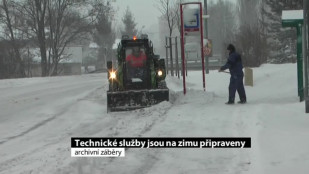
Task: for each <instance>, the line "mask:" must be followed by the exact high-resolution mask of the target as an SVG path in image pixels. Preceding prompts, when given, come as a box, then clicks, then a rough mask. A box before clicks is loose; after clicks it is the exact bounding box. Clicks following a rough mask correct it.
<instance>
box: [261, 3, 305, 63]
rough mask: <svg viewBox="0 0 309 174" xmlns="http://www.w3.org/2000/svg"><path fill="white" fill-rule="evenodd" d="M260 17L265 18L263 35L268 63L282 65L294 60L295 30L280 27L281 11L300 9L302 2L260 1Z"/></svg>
mask: <svg viewBox="0 0 309 174" xmlns="http://www.w3.org/2000/svg"><path fill="white" fill-rule="evenodd" d="M261 2H262V5H263V6H264V9H263V11H261V13H262V14H261V15H263V17H264V18H265V24H264V26H265V33H266V36H267V43H268V45H269V47H270V48H269V50H270V54H269V61H270V62H274V63H284V62H291V61H295V59H296V30H295V29H294V28H283V27H282V21H281V16H282V10H297V9H302V5H303V0H285V1H281V0H262V1H261Z"/></svg>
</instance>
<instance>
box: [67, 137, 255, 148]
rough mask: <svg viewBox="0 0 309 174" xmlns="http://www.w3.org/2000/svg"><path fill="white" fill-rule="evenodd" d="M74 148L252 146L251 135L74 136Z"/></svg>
mask: <svg viewBox="0 0 309 174" xmlns="http://www.w3.org/2000/svg"><path fill="white" fill-rule="evenodd" d="M71 147H72V148H84V147H87V148H98V147H99V148H117V147H118V148H250V147H251V138H249V137H236V138H232V137H222V138H219V137H213V138H212V137H195V138H192V137H190V138H188V137H176V138H175V137H160V138H152V137H144V138H135V137H125V138H122V137H117V138H115V137H112V138H108V137H102V138H99V137H89V138H87V137H72V138H71Z"/></svg>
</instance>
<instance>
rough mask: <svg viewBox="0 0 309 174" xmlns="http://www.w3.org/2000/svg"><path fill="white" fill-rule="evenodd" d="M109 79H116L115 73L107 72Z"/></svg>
mask: <svg viewBox="0 0 309 174" xmlns="http://www.w3.org/2000/svg"><path fill="white" fill-rule="evenodd" d="M109 79H112V80H114V79H116V71H111V72H109Z"/></svg>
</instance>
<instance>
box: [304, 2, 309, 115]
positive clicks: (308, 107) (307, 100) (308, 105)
mask: <svg viewBox="0 0 309 174" xmlns="http://www.w3.org/2000/svg"><path fill="white" fill-rule="evenodd" d="M303 3H304V4H303V5H304V26H303V27H304V28H303V32H304V33H303V40H304V41H303V56H304V60H305V110H306V113H309V97H308V56H309V55H308V35H307V32H308V33H309V31H308V22H309V18H308V15H309V14H308V10H309V8H308V6H309V3H308V0H304V2H303Z"/></svg>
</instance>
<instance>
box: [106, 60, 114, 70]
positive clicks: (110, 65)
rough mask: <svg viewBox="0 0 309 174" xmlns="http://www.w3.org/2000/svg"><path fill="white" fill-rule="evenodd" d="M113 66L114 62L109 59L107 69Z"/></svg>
mask: <svg viewBox="0 0 309 174" xmlns="http://www.w3.org/2000/svg"><path fill="white" fill-rule="evenodd" d="M112 68H113V62H112V61H107V69H112Z"/></svg>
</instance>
